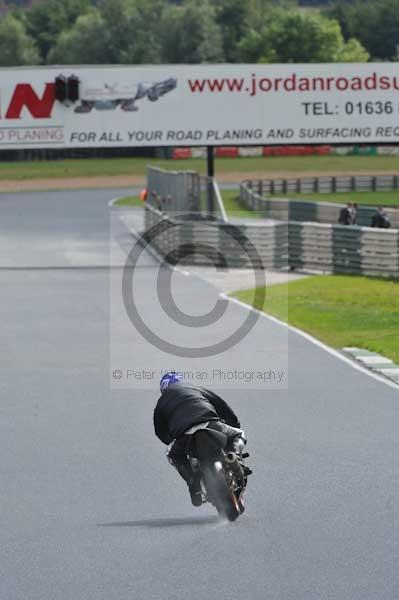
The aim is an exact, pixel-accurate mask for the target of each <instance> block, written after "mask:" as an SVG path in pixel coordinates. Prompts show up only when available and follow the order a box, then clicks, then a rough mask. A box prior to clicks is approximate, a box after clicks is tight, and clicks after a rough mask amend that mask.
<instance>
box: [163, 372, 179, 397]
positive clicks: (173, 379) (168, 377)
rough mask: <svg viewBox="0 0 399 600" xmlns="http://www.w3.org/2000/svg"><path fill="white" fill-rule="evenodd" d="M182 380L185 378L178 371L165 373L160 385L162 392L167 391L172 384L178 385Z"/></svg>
mask: <svg viewBox="0 0 399 600" xmlns="http://www.w3.org/2000/svg"><path fill="white" fill-rule="evenodd" d="M182 380H183V377H182V376H181V375H180V373H178V372H177V371H169V373H165V375H164V376H163V377H162V378H161V381H160V383H159V387H160V388H161V392H163V391H165V390H166V388H168V387H169V386H170V384H171V383H177V382H178V381H182Z"/></svg>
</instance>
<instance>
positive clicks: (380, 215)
mask: <svg viewBox="0 0 399 600" xmlns="http://www.w3.org/2000/svg"><path fill="white" fill-rule="evenodd" d="M390 226H391V222H390V220H389V218H388V215H387V213H386V211H385V208H384V207H383V206H379V207H378V210H377V212H376V213H375V214H374V215H373V217H372V219H371V227H378V228H379V229H389V228H390Z"/></svg>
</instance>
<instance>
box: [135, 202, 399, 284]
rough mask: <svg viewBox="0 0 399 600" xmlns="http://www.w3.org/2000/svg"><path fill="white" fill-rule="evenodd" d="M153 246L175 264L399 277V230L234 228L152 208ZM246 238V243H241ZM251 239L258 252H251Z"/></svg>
mask: <svg viewBox="0 0 399 600" xmlns="http://www.w3.org/2000/svg"><path fill="white" fill-rule="evenodd" d="M145 225H146V232H147V233H146V236H147V241H148V242H149V243H151V244H152V245H153V246H154V247H155V249H156V250H157V251H158V252H159V253H160V254H161V255H162V256H163V257H164V258H165V259H166V260H168V261H169V262H174V263H176V262H180V261H181V262H182V264H207V265H209V262H210V260H211V261H212V262H213V263H214V264H215V265H217V266H225V267H241V268H243V267H250V266H253V267H255V268H265V269H285V268H295V269H301V270H304V271H317V272H325V273H347V274H358V275H370V276H378V277H392V278H399V231H398V230H394V229H392V230H384V229H372V228H370V227H346V226H342V225H332V224H323V223H314V222H307V223H305V222H295V221H290V222H287V221H283V222H274V223H273V222H267V223H262V221H260V223H259V224H248V225H240V226H239V227H232V226H231V225H229V224H225V223H220V222H216V221H202V222H201V221H178V220H174V219H172V218H171V217H170V216H167V215H166V214H165V213H162V212H160V211H159V210H157V209H155V208H153V207H151V206H148V205H147V206H146V209H145ZM240 234H242V238H243V239H242V240H239V239H236V238H237V236H239V235H240ZM245 240H249V242H250V246H251V247H253V248H254V249H255V251H256V252H255V253H253V252H252V256H251V249H250V248H249V249H248V244H246V241H245Z"/></svg>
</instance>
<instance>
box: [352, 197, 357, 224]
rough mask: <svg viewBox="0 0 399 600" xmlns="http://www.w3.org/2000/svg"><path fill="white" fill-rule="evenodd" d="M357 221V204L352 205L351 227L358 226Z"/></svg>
mask: <svg viewBox="0 0 399 600" xmlns="http://www.w3.org/2000/svg"><path fill="white" fill-rule="evenodd" d="M356 220H357V203H356V202H354V203H353V204H352V214H351V225H356Z"/></svg>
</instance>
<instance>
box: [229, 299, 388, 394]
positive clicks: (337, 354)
mask: <svg viewBox="0 0 399 600" xmlns="http://www.w3.org/2000/svg"><path fill="white" fill-rule="evenodd" d="M220 296H221V297H222V298H224V299H226V300H229V301H230V302H234V303H235V304H238V305H239V306H242V307H243V308H246V309H247V310H252V311H253V312H255V313H257V314H258V315H260V316H261V317H264V318H266V319H268V320H269V321H272V322H273V323H276V324H277V325H282V326H283V327H286V328H287V329H289V330H290V331H293V332H295V333H297V334H298V335H300V336H301V337H303V338H305V339H306V340H308V341H309V342H311V343H312V344H314V345H315V346H318V347H319V348H321V349H322V350H324V351H325V352H328V353H329V354H331V355H332V356H335V357H336V358H338V359H339V360H341V361H342V362H344V363H346V364H347V365H350V366H351V367H352V368H353V369H356V370H357V371H360V372H361V373H365V374H366V375H368V376H369V377H372V378H373V379H375V380H376V381H379V382H380V383H385V385H387V386H389V387H391V388H394V389H395V390H396V391H398V385H397V384H396V383H394V382H393V381H389V379H386V378H385V377H383V376H381V375H378V374H377V373H374V372H373V371H370V370H369V369H367V368H365V367H364V366H362V365H360V364H358V363H356V362H355V361H354V360H352V359H350V358H348V357H347V356H345V355H344V354H341V352H339V351H338V350H335V349H334V348H331V347H330V346H327V344H324V342H321V341H320V340H318V339H317V338H315V337H313V336H312V335H310V334H309V333H306V332H305V331H302V329H298V328H297V327H294V326H293V325H289V323H286V322H285V321H281V320H280V319H277V318H276V317H273V316H271V315H268V314H267V313H265V312H263V311H261V310H257V309H256V308H254V307H253V306H250V305H249V304H246V303H245V302H242V301H241V300H238V299H237V298H232V297H231V296H228V295H227V294H224V293H221V294H220Z"/></svg>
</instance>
